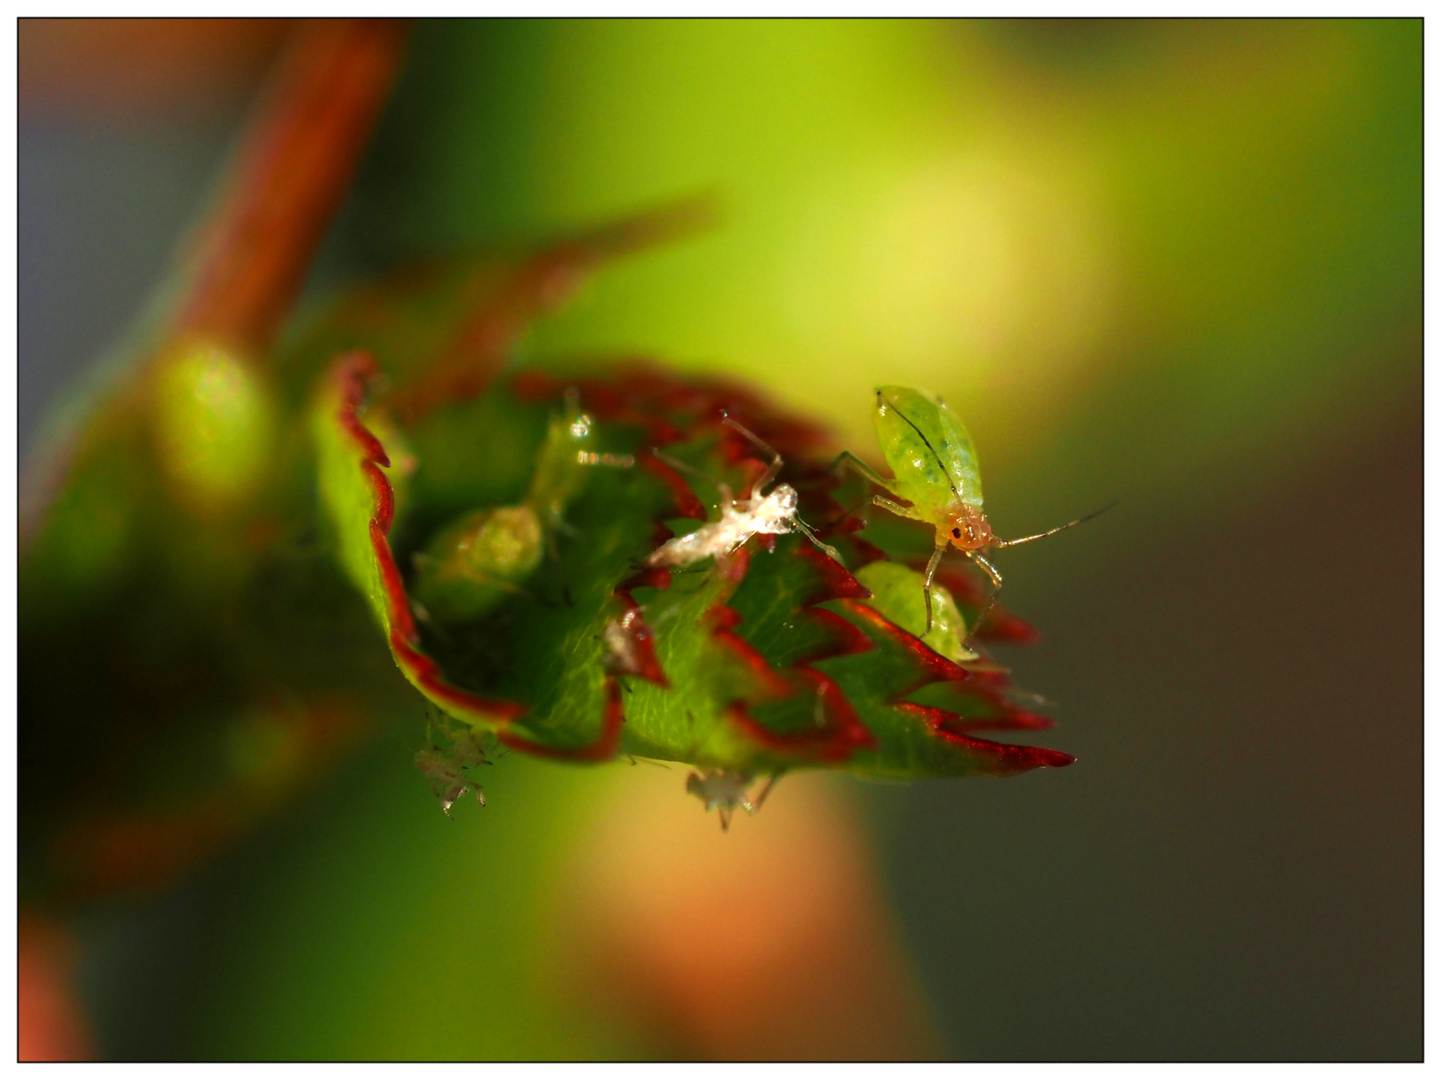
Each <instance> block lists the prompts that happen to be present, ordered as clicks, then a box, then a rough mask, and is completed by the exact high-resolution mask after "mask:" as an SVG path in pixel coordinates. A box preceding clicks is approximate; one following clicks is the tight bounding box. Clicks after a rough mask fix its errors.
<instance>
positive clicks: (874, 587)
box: [855, 560, 980, 664]
mask: <svg viewBox="0 0 1441 1080" xmlns="http://www.w3.org/2000/svg"><path fill="white" fill-rule="evenodd" d="M855 576H856V580H857V581H859V582H860V583H861V584H862V585H864V586H865V587H866V588H867V589H869V590H870V591H871V598H870V599H869V600H863V601H862V603H864V604H869V605H870V606H871V607H873V608H875V609H876V610H877V611H879V612H880V613H881V614H882V615H884V616H885V617H886V618H887V619H889V620H890V621H891V622H893V623H895V624H896V625H897V626H899V627H900V628H901V629H902V630H905V631H907V632H908V633H911V634H915V635H916V636H917V637H920V636H921V635H922V634H924V633H926V619H927V615H926V607H925V601H924V599H923V596H924V588H923V586H924V583H925V579H924V578H923V577H922V576H921V574H920V572H919V571H916V570H912V569H911V568H910V567H909V566H903V565H902V564H900V563H897V562H886V561H884V560H882V561H880V562H873V563H868V564H866V565H865V566H863V567H861V568H860V569H859V570H857V571H856V575H855ZM931 592H932V601H933V603H934V604H935V622H934V625H933V626H932V627H931V629H930V634H929V636H928V637H927V638H926V644H928V645H929V646H930V647H931V648H932V649H934V650H935V651H936V652H938V653H940V654H941V655H942V656H944V657H945V658H946V659H947V660H954V661H955V662H956V663H958V664H963V663H967V662H969V661H971V660H978V659H980V657H978V656H977V655H976V654H975V653H973V652H971V650H970V649H968V648H966V644H965V642H966V621H965V619H963V618H962V617H961V612H960V609H959V608H957V607H956V601H955V600H954V599H953V598H952V597H951V592H950V590H949V589H947V588H946V587H945V586H944V585H936V586H933V587H932V589H931Z"/></svg>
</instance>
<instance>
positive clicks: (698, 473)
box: [651, 447, 725, 487]
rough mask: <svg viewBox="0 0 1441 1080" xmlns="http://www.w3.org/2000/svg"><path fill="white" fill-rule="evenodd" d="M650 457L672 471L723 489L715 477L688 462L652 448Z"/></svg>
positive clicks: (722, 485) (657, 448)
mask: <svg viewBox="0 0 1441 1080" xmlns="http://www.w3.org/2000/svg"><path fill="white" fill-rule="evenodd" d="M651 455H652V456H653V457H654V458H656V460H658V461H663V462H664V463H665V464H667V465H669V466H670V467H671V468H672V469H675V470H676V471H677V472H683V473H690V475H691V476H694V477H696V478H697V479H700V480H704V481H705V482H706V483H708V484H713V485H714V486H716V487H724V486H725V485H724V484H722V483H721V481H720V480H718V479H717V478H716V477H715V476H713V475H711V474H710V473H708V472H706V471H705V470H704V469H697V468H696V467H695V466H694V465H692V464H691V463H690V462H688V461H682V460H681V459H680V458H678V457H675V456H674V455H672V454H667V453H666V452H665V451H664V450H662V449H660V448H659V447H656V448H653V449H652V450H651Z"/></svg>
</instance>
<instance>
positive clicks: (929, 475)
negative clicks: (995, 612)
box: [831, 386, 1114, 637]
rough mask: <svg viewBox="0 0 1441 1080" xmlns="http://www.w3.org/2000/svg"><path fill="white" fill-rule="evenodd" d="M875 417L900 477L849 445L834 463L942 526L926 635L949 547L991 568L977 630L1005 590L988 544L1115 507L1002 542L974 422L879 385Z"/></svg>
mask: <svg viewBox="0 0 1441 1080" xmlns="http://www.w3.org/2000/svg"><path fill="white" fill-rule="evenodd" d="M871 420H872V421H873V422H874V424H875V428H876V437H877V438H878V439H879V440H880V444H881V453H883V454H884V455H885V458H886V464H887V465H889V466H890V468H891V472H892V473H894V474H895V475H894V476H892V477H891V478H890V479H887V478H886V477H884V476H881V475H880V474H879V473H877V472H876V471H875V470H874V469H872V468H871V467H870V466H869V465H867V464H866V463H865V462H864V461H862V460H861V459H860V458H858V457H856V456H855V455H854V454H852V453H851V452H850V451H849V450H843V451H841V454H840V456H839V457H837V458H836V460H835V462H834V463H833V464H832V466H831V467H832V468H833V469H835V468H839V467H841V466H847V467H849V468H852V469H854V470H855V471H856V472H858V473H860V474H861V475H862V476H864V477H865V478H866V479H867V480H869V481H870V482H871V483H873V484H875V485H876V486H878V487H881V488H884V489H885V490H886V491H888V492H890V493H891V494H892V495H894V496H895V497H896V498H897V499H904V500H905V504H903V503H899V502H896V501H895V500H894V499H888V498H886V497H885V496H884V495H877V496H875V500H874V501H875V504H876V505H877V506H879V507H881V508H882V509H885V510H889V511H890V512H891V513H893V514H897V515H899V516H900V517H904V518H911V519H912V520H914V521H922V522H925V523H926V524H927V525H930V526H933V527H934V528H935V530H936V547H935V551H934V552H932V554H931V561H930V563H929V564H928V565H927V566H926V575H925V579H924V583H923V585H922V589H923V591H924V594H925V599H926V629H925V633H923V634H922V635H921V636H922V637H925V636H926V634H929V633H930V632H931V627H932V624H933V617H932V609H931V582H932V580H933V579H934V578H935V576H936V568H937V567H938V566H940V564H941V556H942V555H944V554H945V553H946V549H947V548H948V547H951V546H954V547H955V548H956V549H957V550H958V551H960V552H961V553H962V554H963V555H965V556H966V557H967V558H968V559H970V560H971V561H972V562H974V563H975V564H976V565H977V566H979V567H980V568H981V569H982V570H984V571H985V572H986V576H987V577H989V578H990V579H991V584H992V585H993V586H994V587H995V592H993V593H992V594H991V597H990V600H988V601H987V604H986V609H985V610H983V611H982V612H981V615H980V616H978V617H977V619H976V622H975V624H973V625H972V627H971V629H972V630H973V631H974V630H975V627H976V626H977V625H979V624H980V621H981V619H982V618H984V617H985V614H986V611H988V610H989V609H990V605H991V603H992V602H994V601H995V598H996V593H997V592H999V591H1000V588H1001V575H1000V574H999V573H998V572H997V571H996V568H995V567H994V566H992V565H991V564H990V562H988V561H987V560H986V558H985V557H984V556H983V555H981V553H980V552H981V550H982V549H983V548H1007V547H1015V546H1016V545H1017V544H1029V543H1030V542H1031V541H1032V540H1040V539H1042V538H1044V537H1047V536H1054V535H1055V534H1056V533H1058V532H1060V531H1061V530H1062V529H1069V528H1071V527H1072V526H1073V525H1079V524H1081V523H1082V522H1084V521H1089V520H1090V519H1091V518H1093V517H1095V516H1096V514H1100V513H1103V512H1104V511H1105V510H1108V509H1110V507H1109V506H1107V507H1102V508H1101V509H1100V510H1097V511H1095V513H1091V514H1087V515H1086V516H1085V517H1082V518H1077V519H1076V520H1075V521H1068V522H1066V524H1064V525H1057V526H1056V527H1055V528H1054V529H1047V530H1046V531H1045V532H1043V533H1036V534H1035V535H1034V536H1022V537H1020V538H1019V539H1016V540H1001V539H998V538H997V537H996V534H995V533H993V532H992V531H991V525H990V522H988V521H987V520H986V515H985V512H984V511H983V510H982V509H981V503H982V499H981V469H980V465H979V464H978V462H977V460H976V448H975V446H974V445H973V444H972V442H971V436H970V433H969V432H968V431H967V430H966V426H965V425H964V424H962V423H961V421H960V420H959V419H958V418H957V417H956V415H955V413H953V412H951V410H950V409H949V408H948V407H947V406H946V403H945V402H944V401H942V400H941V399H940V398H938V397H937V396H936V395H935V394H932V393H930V392H928V391H926V390H917V389H915V388H913V387H909V386H882V387H879V388H877V390H876V407H875V411H874V412H873V413H872V414H871ZM906 504H909V505H906ZM1113 505H1114V504H1113Z"/></svg>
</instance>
